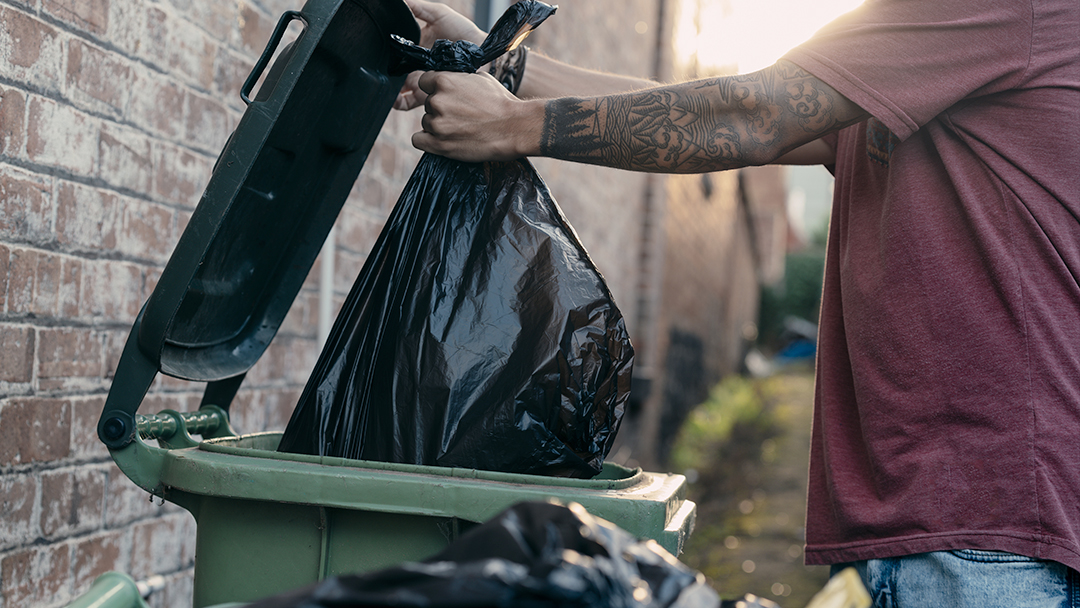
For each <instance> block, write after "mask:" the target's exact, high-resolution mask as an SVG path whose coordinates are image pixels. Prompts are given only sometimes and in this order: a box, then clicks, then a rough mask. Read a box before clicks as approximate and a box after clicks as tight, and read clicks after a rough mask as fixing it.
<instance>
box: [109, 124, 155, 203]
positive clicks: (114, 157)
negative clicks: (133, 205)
mask: <svg viewBox="0 0 1080 608" xmlns="http://www.w3.org/2000/svg"><path fill="white" fill-rule="evenodd" d="M98 158H99V163H98V164H99V166H98V174H99V176H100V177H101V179H102V181H104V182H106V183H108V184H109V185H111V186H115V187H117V188H126V189H128V190H133V191H135V192H138V193H139V194H150V193H151V184H152V182H153V173H154V167H153V164H152V163H151V160H150V158H151V157H150V140H148V139H147V138H146V137H145V136H143V135H142V134H139V133H136V132H135V131H132V130H129V129H125V128H123V127H119V126H116V125H114V124H111V123H104V124H103V125H102V128H101V138H100V139H99V140H98Z"/></svg>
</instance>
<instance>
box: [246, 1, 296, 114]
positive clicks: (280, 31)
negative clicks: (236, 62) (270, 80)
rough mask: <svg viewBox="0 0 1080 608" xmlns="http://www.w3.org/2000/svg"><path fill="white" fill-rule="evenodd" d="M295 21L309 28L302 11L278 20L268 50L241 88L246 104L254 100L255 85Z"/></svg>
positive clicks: (264, 51)
mask: <svg viewBox="0 0 1080 608" xmlns="http://www.w3.org/2000/svg"><path fill="white" fill-rule="evenodd" d="M294 19H299V20H300V21H301V22H302V23H303V24H304V26H305V27H306V26H307V24H308V23H307V19H304V16H303V14H301V13H300V11H285V13H284V14H282V15H281V18H280V19H278V23H277V27H275V28H274V33H273V34H272V35H271V36H270V41H269V42H267V43H266V48H265V49H263V52H262V55H261V56H260V57H259V60H258V61H256V62H255V67H254V68H252V70H251V73H250V74H248V77H247V80H245V81H244V86H242V87H240V99H243V100H244V103H246V104H247V105H251V104H252V103H253V102H252V99H251V97H250V95H251V90H252V89H254V88H255V83H256V82H258V80H259V76H262V73H263V70H265V69H266V66H267V64H269V63H270V58H271V57H273V56H274V51H276V50H277V47H278V44H280V43H281V38H282V37H283V36H284V35H285V29H286V28H288V27H289V24H290V23H292V21H293V20H294Z"/></svg>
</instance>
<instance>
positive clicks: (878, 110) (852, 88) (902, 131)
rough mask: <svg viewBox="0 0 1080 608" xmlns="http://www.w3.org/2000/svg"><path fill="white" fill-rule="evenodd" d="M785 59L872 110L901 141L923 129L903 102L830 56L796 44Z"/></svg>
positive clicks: (863, 107)
mask: <svg viewBox="0 0 1080 608" xmlns="http://www.w3.org/2000/svg"><path fill="white" fill-rule="evenodd" d="M783 59H784V60H785V61H790V62H792V63H794V64H795V65H797V66H799V67H800V68H802V69H804V70H806V71H807V72H810V73H811V74H813V75H814V76H816V77H817V78H819V79H820V80H821V81H822V82H824V83H825V84H827V85H829V86H830V87H832V88H834V89H836V91H837V92H838V93H840V94H841V95H843V96H844V97H847V98H848V99H849V100H851V101H852V102H853V103H855V104H857V105H858V106H859V107H860V108H862V109H864V110H866V111H867V112H869V113H870V114H871V115H872V116H873V117H874V118H877V119H878V120H880V121H881V122H882V123H884V124H885V126H887V127H889V130H890V131H892V132H893V133H894V134H895V135H896V136H897V137H898V138H900V141H904V140H905V139H907V138H908V137H910V136H911V135H912V134H913V133H915V131H918V130H919V124H918V123H917V122H915V119H913V118H912V117H910V116H908V115H907V113H906V112H904V111H903V110H902V109H901V108H900V107H899V106H897V105H896V104H894V103H892V102H890V101H889V100H888V99H886V98H884V97H882V96H881V95H879V94H877V93H876V92H875V91H874V90H873V89H872V88H871V87H870V85H868V84H866V83H865V82H863V81H862V80H861V79H859V78H858V77H857V76H855V75H854V74H852V73H851V72H849V71H847V70H845V69H844V68H843V67H841V66H840V65H837V64H836V63H835V62H833V61H831V60H829V59H828V58H827V57H823V56H821V55H818V54H817V53H814V52H812V51H808V50H804V49H800V48H796V49H793V50H792V51H790V52H789V53H788V54H787V55H784V57H783Z"/></svg>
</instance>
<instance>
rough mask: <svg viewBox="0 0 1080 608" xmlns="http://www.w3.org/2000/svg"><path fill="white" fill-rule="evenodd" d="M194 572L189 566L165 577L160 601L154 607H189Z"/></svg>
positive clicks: (192, 590) (192, 592) (192, 593)
mask: <svg viewBox="0 0 1080 608" xmlns="http://www.w3.org/2000/svg"><path fill="white" fill-rule="evenodd" d="M194 573H195V570H194V569H192V568H189V569H187V570H184V571H182V572H178V573H176V574H173V575H170V576H167V577H165V588H164V589H162V590H161V599H160V603H158V604H156V605H155V608H189V606H191V601H192V596H193V595H194V576H193V575H194Z"/></svg>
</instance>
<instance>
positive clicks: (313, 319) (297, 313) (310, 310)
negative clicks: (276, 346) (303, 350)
mask: <svg viewBox="0 0 1080 608" xmlns="http://www.w3.org/2000/svg"><path fill="white" fill-rule="evenodd" d="M318 329H319V294H318V292H316V291H310V290H304V291H301V292H300V293H299V294H297V296H296V300H295V301H294V302H293V305H292V306H291V307H290V308H289V313H288V314H287V315H285V319H284V320H283V321H282V322H281V328H280V329H279V330H278V332H279V334H286V335H293V336H302V337H306V338H314V337H315V334H316V333H317V331H318Z"/></svg>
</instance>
